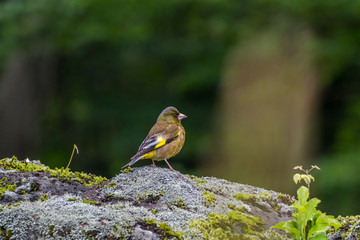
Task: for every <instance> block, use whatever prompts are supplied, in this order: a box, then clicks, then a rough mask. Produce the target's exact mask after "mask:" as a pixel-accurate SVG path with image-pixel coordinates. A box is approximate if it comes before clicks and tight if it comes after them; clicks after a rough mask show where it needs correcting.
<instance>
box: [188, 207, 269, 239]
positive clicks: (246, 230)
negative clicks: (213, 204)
mask: <svg viewBox="0 0 360 240" xmlns="http://www.w3.org/2000/svg"><path fill="white" fill-rule="evenodd" d="M263 225H264V221H263V220H262V219H260V218H257V217H251V216H248V215H245V214H243V213H241V212H238V211H231V212H229V213H228V214H226V215H224V214H216V213H211V214H209V215H208V216H207V218H206V219H203V220H195V221H192V222H190V224H189V228H190V230H191V231H192V232H193V234H192V236H191V237H192V238H199V237H200V238H202V239H229V240H234V239H239V240H240V239H241V240H242V239H248V240H250V239H258V237H260V238H261V237H262V234H261V233H262V232H263V231H264V228H263Z"/></svg>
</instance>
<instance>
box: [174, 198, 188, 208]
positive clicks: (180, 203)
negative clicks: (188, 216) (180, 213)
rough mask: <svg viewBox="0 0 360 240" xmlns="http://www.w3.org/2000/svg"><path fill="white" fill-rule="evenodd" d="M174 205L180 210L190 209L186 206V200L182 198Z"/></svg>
mask: <svg viewBox="0 0 360 240" xmlns="http://www.w3.org/2000/svg"><path fill="white" fill-rule="evenodd" d="M174 205H175V206H176V207H178V208H182V209H188V207H187V206H185V205H184V199H182V198H181V197H180V198H179V199H178V200H176V201H174Z"/></svg>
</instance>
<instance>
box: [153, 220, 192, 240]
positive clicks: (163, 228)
mask: <svg viewBox="0 0 360 240" xmlns="http://www.w3.org/2000/svg"><path fill="white" fill-rule="evenodd" d="M146 225H147V229H148V230H151V231H152V232H157V231H160V233H161V239H174V238H175V239H183V238H184V237H186V234H184V233H182V232H178V231H175V230H173V229H172V228H171V227H170V226H169V225H167V224H166V223H157V222H156V221H155V219H149V220H146Z"/></svg>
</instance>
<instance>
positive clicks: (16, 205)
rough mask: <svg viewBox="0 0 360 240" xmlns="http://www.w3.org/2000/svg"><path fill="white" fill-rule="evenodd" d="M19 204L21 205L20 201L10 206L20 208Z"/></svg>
mask: <svg viewBox="0 0 360 240" xmlns="http://www.w3.org/2000/svg"><path fill="white" fill-rule="evenodd" d="M21 203H22V201H18V202H15V203H13V204H12V206H14V207H19V206H21Z"/></svg>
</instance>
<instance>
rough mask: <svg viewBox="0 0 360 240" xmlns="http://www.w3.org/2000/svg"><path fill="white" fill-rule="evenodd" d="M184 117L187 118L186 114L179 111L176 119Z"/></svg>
mask: <svg viewBox="0 0 360 240" xmlns="http://www.w3.org/2000/svg"><path fill="white" fill-rule="evenodd" d="M184 118H187V116H186V115H185V114H182V113H180V114H179V116H178V119H179V120H181V119H184Z"/></svg>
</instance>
